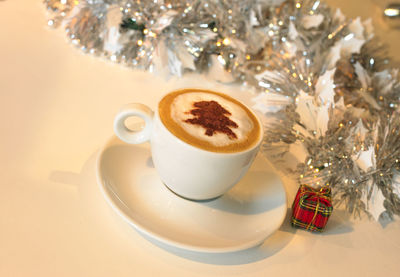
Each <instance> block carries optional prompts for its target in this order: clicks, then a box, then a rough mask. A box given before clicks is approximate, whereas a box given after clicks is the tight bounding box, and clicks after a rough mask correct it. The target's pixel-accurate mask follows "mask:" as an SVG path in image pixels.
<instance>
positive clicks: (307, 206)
mask: <svg viewBox="0 0 400 277" xmlns="http://www.w3.org/2000/svg"><path fill="white" fill-rule="evenodd" d="M332 210H333V208H332V199H331V189H330V188H329V187H323V188H321V189H314V188H312V187H310V186H307V185H301V186H300V188H299V190H298V191H297V195H296V198H295V199H294V202H293V207H292V211H293V213H292V226H293V227H298V228H302V229H306V230H310V231H318V232H322V231H323V229H324V228H325V225H326V223H327V222H328V219H329V216H330V215H331V214H332Z"/></svg>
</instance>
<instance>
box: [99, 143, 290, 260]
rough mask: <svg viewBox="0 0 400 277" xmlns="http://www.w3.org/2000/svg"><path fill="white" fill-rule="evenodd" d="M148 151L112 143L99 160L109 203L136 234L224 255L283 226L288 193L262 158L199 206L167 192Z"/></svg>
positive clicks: (180, 246) (107, 146)
mask: <svg viewBox="0 0 400 277" xmlns="http://www.w3.org/2000/svg"><path fill="white" fill-rule="evenodd" d="M149 147H150V146H149V145H148V144H147V143H146V144H141V145H128V144H125V143H123V142H121V141H120V140H119V139H117V138H116V137H112V138H111V139H110V141H109V142H108V143H107V144H106V145H105V146H104V148H103V149H102V150H101V152H100V154H99V156H98V160H97V179H98V182H99V184H100V186H101V189H102V191H103V194H104V197H105V199H106V200H107V202H108V203H109V204H110V205H111V207H112V208H113V209H114V210H115V211H116V212H117V213H118V214H119V215H120V216H122V217H123V218H124V219H125V220H126V221H127V222H128V223H129V224H131V225H133V226H134V227H135V228H136V229H137V230H138V231H140V232H143V233H144V234H146V235H148V236H150V237H152V238H154V239H156V240H158V241H161V242H163V243H166V244H168V245H172V246H175V247H179V248H183V249H187V250H192V251H200V252H213V253H222V252H232V251H238V250H243V249H247V248H250V247H253V246H256V245H258V244H260V243H262V242H263V241H264V240H265V239H266V238H267V237H268V236H270V235H271V234H272V233H274V232H275V231H276V230H277V229H278V228H279V227H280V226H281V224H282V222H283V220H284V218H285V215H286V209H287V207H286V193H285V189H284V188H283V185H282V182H281V180H280V179H279V177H278V176H277V175H276V174H274V173H271V172H270V171H268V162H267V161H266V160H265V159H264V158H263V157H262V155H260V154H259V155H258V156H257V158H256V160H255V162H254V164H253V165H252V167H251V168H250V170H249V172H248V173H247V174H246V176H245V177H244V178H243V179H242V180H241V181H240V182H239V183H238V184H237V185H235V186H234V187H233V188H232V189H231V190H230V191H229V192H227V193H226V194H225V195H223V196H222V197H220V198H217V199H215V200H211V201H207V202H195V201H190V200H186V199H183V198H181V197H179V196H177V195H175V194H174V193H172V192H171V191H170V190H169V189H168V188H167V187H166V186H164V184H163V183H162V182H161V181H160V180H159V178H158V175H157V172H156V170H155V169H154V167H153V164H152V161H151V154H150V148H149ZM171 158H173V157H171Z"/></svg>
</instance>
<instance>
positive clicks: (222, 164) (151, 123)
mask: <svg viewBox="0 0 400 277" xmlns="http://www.w3.org/2000/svg"><path fill="white" fill-rule="evenodd" d="M194 90H195V91H200V90H196V89H194ZM241 104H242V105H243V103H241ZM243 106H244V105H243ZM247 109H248V108H247ZM248 110H249V111H250V109H248ZM253 115H254V113H253ZM129 117H140V118H142V119H143V120H144V128H143V129H142V130H140V131H131V130H129V129H128V128H127V126H126V125H125V122H126V120H127V119H128V118H129ZM254 118H255V119H256V121H257V123H256V124H258V127H259V129H258V130H259V134H258V137H257V138H256V140H255V143H254V144H253V145H251V147H249V148H247V149H245V150H243V151H238V152H234V153H224V152H214V151H208V150H204V149H201V148H199V147H196V146H194V145H191V144H189V143H187V142H185V141H183V140H182V139H180V138H178V137H177V136H176V135H174V134H173V133H172V132H171V131H170V130H169V129H168V128H167V127H166V126H165V125H164V123H163V121H162V120H161V119H160V114H159V111H158V108H157V109H156V111H155V112H153V111H152V110H151V109H150V108H149V107H147V106H146V105H143V104H138V103H131V104H127V105H125V106H123V107H122V109H121V110H120V111H119V112H118V114H117V115H116V117H115V120H114V132H115V134H116V135H117V136H118V137H119V138H120V139H121V140H122V141H124V142H126V143H129V144H140V143H144V142H146V141H150V147H151V154H152V160H153V163H154V166H155V168H156V170H157V172H158V174H159V176H160V179H161V181H162V182H163V183H164V184H165V185H166V186H167V187H168V188H169V189H170V190H171V191H173V192H174V193H176V194H177V195H179V196H182V197H184V198H187V199H191V200H208V199H213V198H216V197H219V196H221V195H222V194H224V193H225V192H227V191H228V190H229V189H230V188H232V187H233V186H234V185H235V184H236V183H237V182H238V181H239V180H240V179H241V178H242V177H243V175H244V174H245V173H246V172H247V170H248V169H249V167H250V166H251V164H252V162H253V160H254V158H255V156H256V154H257V153H258V150H259V148H260V145H261V141H262V124H261V122H260V120H259V119H258V117H257V116H256V115H254Z"/></svg>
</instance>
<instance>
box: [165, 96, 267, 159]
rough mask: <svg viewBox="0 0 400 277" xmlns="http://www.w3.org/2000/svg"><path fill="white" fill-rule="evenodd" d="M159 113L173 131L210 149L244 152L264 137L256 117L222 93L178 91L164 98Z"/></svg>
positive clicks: (191, 142) (214, 150)
mask: <svg viewBox="0 0 400 277" xmlns="http://www.w3.org/2000/svg"><path fill="white" fill-rule="evenodd" d="M158 112H159V115H160V119H161V121H162V122H163V124H164V125H165V126H166V128H167V129H168V130H169V131H170V132H171V133H173V134H174V135H175V136H177V137H178V138H180V139H181V140H183V141H184V142H186V143H188V144H191V145H193V146H195V147H198V148H201V149H204V150H207V151H213V152H223V153H233V152H241V151H245V150H247V149H250V148H251V147H253V146H254V145H255V144H257V143H258V141H259V140H260V136H261V127H260V123H259V121H258V120H257V118H256V116H255V115H254V114H253V113H252V112H251V111H250V110H249V109H248V108H247V107H246V106H244V105H243V104H241V103H240V102H238V101H237V100H235V99H233V98H232V97H229V96H227V95H224V94H221V93H217V92H213V91H208V90H201V89H184V90H179V91H175V92H172V93H170V94H168V95H166V96H165V97H164V98H163V99H162V100H161V101H160V104H159V110H158Z"/></svg>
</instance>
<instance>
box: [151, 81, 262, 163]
mask: <svg viewBox="0 0 400 277" xmlns="http://www.w3.org/2000/svg"><path fill="white" fill-rule="evenodd" d="M187 89H193V90H198V91H205V92H209V91H211V90H208V89H202V88H181V89H175V90H171V91H170V92H168V93H166V94H164V95H163V96H162V97H161V99H160V100H159V101H158V102H157V107H156V109H155V112H154V117H156V118H157V121H158V122H159V123H160V124H161V126H162V127H163V128H164V130H166V131H167V132H168V133H169V134H170V135H171V136H172V137H174V138H175V139H176V140H177V141H179V143H182V144H183V145H186V146H187V147H189V148H191V149H195V150H198V151H200V152H205V153H212V154H219V155H224V156H225V155H240V154H245V153H248V152H251V151H254V149H257V148H259V147H260V145H261V143H262V141H263V138H264V128H263V124H262V122H261V119H260V118H259V116H258V115H257V114H256V113H255V112H254V111H253V110H252V109H251V108H250V107H248V106H247V105H246V104H244V103H243V102H242V101H239V100H238V99H235V98H234V97H232V96H230V95H227V96H229V97H231V98H233V99H235V100H236V101H238V102H239V103H240V104H242V105H243V106H245V107H246V108H247V109H248V110H249V111H250V112H251V113H252V114H253V116H254V118H255V119H256V120H257V123H258V125H259V127H260V128H259V136H258V138H257V140H256V142H255V143H254V144H253V145H252V146H251V147H249V148H246V149H244V150H241V151H236V152H218V151H212V150H206V149H203V148H200V147H197V146H194V145H192V144H190V143H187V142H185V141H184V140H182V139H180V138H179V137H177V136H176V135H175V134H173V133H172V132H171V131H170V130H169V129H168V127H167V126H165V125H164V123H163V121H162V120H161V117H160V114H159V109H158V108H159V104H160V102H161V100H162V99H163V98H164V97H165V96H166V95H168V94H171V93H173V92H176V91H180V90H187ZM211 92H214V91H211ZM216 93H220V94H225V93H221V92H216ZM225 95H226V94H225Z"/></svg>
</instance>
